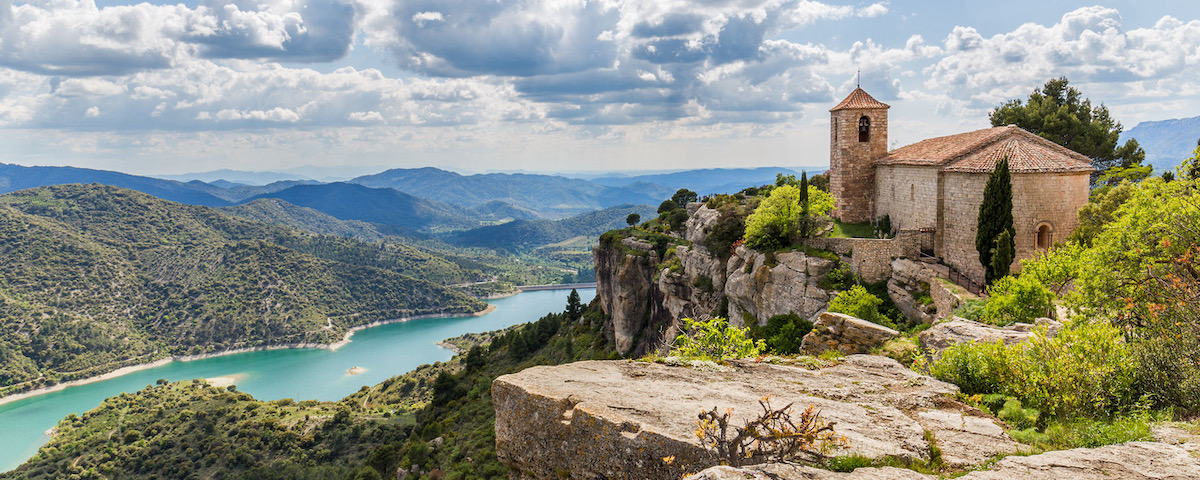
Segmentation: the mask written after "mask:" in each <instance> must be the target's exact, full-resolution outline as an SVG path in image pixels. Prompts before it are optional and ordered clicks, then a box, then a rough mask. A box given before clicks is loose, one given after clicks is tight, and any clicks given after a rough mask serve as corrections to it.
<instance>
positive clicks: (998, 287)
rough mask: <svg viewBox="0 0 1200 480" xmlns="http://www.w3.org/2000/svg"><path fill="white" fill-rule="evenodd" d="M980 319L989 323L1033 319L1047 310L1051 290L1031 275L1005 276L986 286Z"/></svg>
mask: <svg viewBox="0 0 1200 480" xmlns="http://www.w3.org/2000/svg"><path fill="white" fill-rule="evenodd" d="M988 293H989V297H988V299H987V303H985V304H984V306H983V316H982V320H983V321H985V322H987V323H990V324H992V325H1001V326H1003V325H1011V324H1013V323H1017V322H1024V323H1033V321H1034V319H1037V318H1040V317H1045V316H1048V315H1050V314H1051V309H1053V308H1054V293H1053V292H1051V291H1050V289H1048V288H1046V286H1045V285H1043V284H1042V282H1040V281H1038V280H1037V279H1036V278H1034V277H1033V276H1029V275H1021V276H1019V277H1013V276H1011V275H1010V276H1006V277H1003V278H1001V279H999V280H996V282H995V283H993V284H992V286H991V287H989V288H988Z"/></svg>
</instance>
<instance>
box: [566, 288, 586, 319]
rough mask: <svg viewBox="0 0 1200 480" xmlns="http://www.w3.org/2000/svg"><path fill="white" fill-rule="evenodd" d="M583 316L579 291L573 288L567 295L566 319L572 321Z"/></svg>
mask: <svg viewBox="0 0 1200 480" xmlns="http://www.w3.org/2000/svg"><path fill="white" fill-rule="evenodd" d="M580 315H583V303H582V302H581V301H580V299H579V291H577V290H575V289H574V288H572V289H571V293H570V294H569V295H567V317H568V318H570V319H572V320H574V319H577V318H579V316H580Z"/></svg>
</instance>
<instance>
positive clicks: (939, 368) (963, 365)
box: [929, 341, 1008, 411]
mask: <svg viewBox="0 0 1200 480" xmlns="http://www.w3.org/2000/svg"><path fill="white" fill-rule="evenodd" d="M1006 355H1007V350H1006V349H1005V347H1004V343H1003V342H1000V341H996V342H994V343H989V342H982V343H980V342H975V343H964V344H960V345H955V346H953V347H950V348H948V349H946V350H945V351H943V352H942V356H941V358H939V359H938V361H937V362H936V363H934V364H933V367H932V368H930V370H929V373H930V374H931V375H933V376H934V377H935V378H937V379H939V380H944V381H947V382H950V383H953V384H955V385H958V388H959V389H961V390H962V392H963V393H966V394H988V393H996V392H999V391H1001V390H1002V386H1003V383H1002V382H1003V380H1002V378H1003V376H1004V372H1005V371H1006V370H1007V369H1008V364H1007V362H1006V359H1005V356H1006ZM993 411H996V410H993Z"/></svg>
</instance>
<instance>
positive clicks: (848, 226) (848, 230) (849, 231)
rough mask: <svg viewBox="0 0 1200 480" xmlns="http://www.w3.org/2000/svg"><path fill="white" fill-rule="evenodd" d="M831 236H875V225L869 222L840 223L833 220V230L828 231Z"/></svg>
mask: <svg viewBox="0 0 1200 480" xmlns="http://www.w3.org/2000/svg"><path fill="white" fill-rule="evenodd" d="M829 236H830V237H833V238H875V227H874V226H873V225H871V224H869V223H842V222H841V221H838V220H834V221H833V230H832V231H830V232H829Z"/></svg>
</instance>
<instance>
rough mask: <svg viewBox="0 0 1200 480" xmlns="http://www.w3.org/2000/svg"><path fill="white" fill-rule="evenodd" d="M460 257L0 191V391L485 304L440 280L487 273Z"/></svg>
mask: <svg viewBox="0 0 1200 480" xmlns="http://www.w3.org/2000/svg"><path fill="white" fill-rule="evenodd" d="M463 263H465V262H460V263H456V262H454V261H450V260H446V259H444V258H442V257H439V256H436V255H433V254H430V253H427V252H424V251H421V250H418V249H415V248H412V247H408V246H404V245H397V244H387V245H384V244H369V243H364V242H361V241H357V240H352V239H348V238H344V237H333V236H322V235H312V234H307V233H301V232H297V231H295V230H291V229H286V228H281V227H276V226H272V225H266V224H262V223H257V222H250V221H245V220H241V219H237V218H234V217H230V216H227V215H224V214H222V213H220V212H219V211H217V210H214V209H211V208H207V207H198V206H189V205H181V204H176V203H172V202H167V201H163V200H159V199H156V198H154V197H151V196H149V195H146V194H142V193H138V192H134V191H130V190H124V189H119V188H115V187H108V186H100V185H65V186H56V187H42V188H37V189H32V190H25V191H20V192H14V193H11V194H7V195H4V196H2V197H0V319H2V320H0V392H2V393H4V394H8V393H14V392H17V391H23V390H27V389H30V388H35V387H40V386H46V385H52V384H55V383H58V382H61V381H65V380H72V379H79V378H85V377H89V376H94V375H98V374H102V373H105V372H109V371H112V370H115V369H117V368H120V367H122V366H126V365H131V364H137V363H145V362H149V361H152V360H156V359H159V358H163V357H167V356H171V355H183V354H200V353H209V352H218V351H223V350H229V349H236V348H247V347H258V346H266V345H283V344H298V343H332V342H337V341H340V340H341V339H342V338H343V337H344V335H345V333H346V332H347V331H348V330H349V329H350V328H352V327H354V326H358V325H363V324H367V323H370V322H374V321H380V320H387V319H394V318H400V317H409V316H414V315H429V314H462V313H467V312H474V311H478V310H482V309H483V308H484V307H485V305H484V303H483V302H481V301H479V300H477V299H475V298H473V297H471V296H469V295H467V294H465V293H463V292H461V291H459V290H456V289H452V288H448V287H446V286H444V285H445V284H451V283H463V282H473V281H478V280H482V279H485V276H486V275H488V274H490V271H485V270H487V269H486V267H483V266H482V265H479V264H473V265H469V266H465V265H464V264H463ZM481 268H482V269H481Z"/></svg>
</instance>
